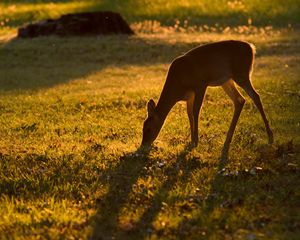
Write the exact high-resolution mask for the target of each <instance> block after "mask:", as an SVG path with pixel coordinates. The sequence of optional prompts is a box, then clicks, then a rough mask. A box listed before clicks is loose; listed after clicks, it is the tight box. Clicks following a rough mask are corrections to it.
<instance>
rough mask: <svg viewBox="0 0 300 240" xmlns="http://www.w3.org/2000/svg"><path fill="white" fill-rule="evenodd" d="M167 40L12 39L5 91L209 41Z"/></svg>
mask: <svg viewBox="0 0 300 240" xmlns="http://www.w3.org/2000/svg"><path fill="white" fill-rule="evenodd" d="M168 40H170V39H165V40H160V39H148V38H142V37H138V36H133V37H128V36H101V37H72V38H71V37H70V38H60V37H40V38H35V39H13V40H11V41H9V42H7V43H0V62H1V68H0V76H1V78H0V90H4V91H11V90H19V91H22V90H39V89H44V88H49V87H53V86H55V85H58V84H63V83H67V82H69V81H72V80H76V79H81V78H85V77H87V76H89V75H91V74H94V73H97V72H100V71H101V70H104V69H106V68H107V67H117V68H122V67H126V66H148V65H152V64H161V63H167V64H169V63H170V62H171V61H172V59H174V58H175V57H177V56H178V55H180V54H183V53H184V52H186V51H188V50H190V49H191V48H193V47H196V46H198V45H200V44H203V43H204V42H205V40H204V41H203V42H199V41H195V42H188V43H187V42H176V44H173V43H170V42H168ZM287 51H289V52H293V53H294V52H295V51H296V49H295V46H294V45H293V44H292V45H291V44H289V43H287V42H284V41H283V42H277V43H276V44H274V45H269V44H267V45H261V46H259V49H258V53H259V54H260V55H273V54H275V55H280V54H286V52H287ZM128 71H129V70H128ZM129 73H130V72H129ZM97 81H105V79H99V80H97Z"/></svg>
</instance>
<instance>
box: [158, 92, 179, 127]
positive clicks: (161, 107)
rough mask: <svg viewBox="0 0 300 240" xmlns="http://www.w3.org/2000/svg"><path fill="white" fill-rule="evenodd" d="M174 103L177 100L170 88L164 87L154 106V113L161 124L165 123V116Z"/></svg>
mask: <svg viewBox="0 0 300 240" xmlns="http://www.w3.org/2000/svg"><path fill="white" fill-rule="evenodd" d="M176 102H177V99H176V96H175V93H173V92H172V88H168V87H166V86H164V89H163V91H162V93H161V95H160V98H159V100H158V103H157V106H156V113H157V114H158V116H159V118H160V120H161V121H162V123H163V122H164V121H165V119H166V117H167V115H168V114H169V112H170V111H171V109H172V107H173V106H174V105H175V103H176Z"/></svg>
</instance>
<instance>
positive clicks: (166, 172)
mask: <svg viewBox="0 0 300 240" xmlns="http://www.w3.org/2000/svg"><path fill="white" fill-rule="evenodd" d="M189 152H190V147H189V146H187V147H186V148H185V149H184V150H183V151H182V152H180V153H179V154H178V155H177V157H176V159H173V160H171V162H170V163H166V162H158V161H159V160H158V161H155V162H154V163H153V161H152V162H151V161H149V159H148V155H147V154H148V152H147V153H146V154H144V155H143V157H139V153H138V152H136V153H133V154H129V155H126V156H124V157H123V158H122V159H121V163H120V165H119V166H118V167H117V168H116V169H114V170H113V171H112V172H110V173H107V174H108V176H109V178H110V183H109V190H108V193H107V194H106V196H105V197H104V198H103V199H100V201H99V210H98V212H97V214H96V216H95V217H94V221H95V225H94V230H93V234H92V236H91V238H92V239H144V238H146V237H147V236H148V235H149V234H152V232H153V231H154V230H153V226H152V223H153V221H154V220H155V218H156V217H157V215H158V214H159V213H160V211H161V209H162V206H163V204H164V201H166V197H167V196H168V194H169V192H170V191H171V190H172V188H173V187H174V186H175V185H176V183H178V182H181V183H184V182H186V181H187V180H188V179H189V177H190V175H191V172H192V171H194V170H195V169H198V168H200V167H203V164H200V163H199V159H196V158H191V159H187V155H188V153H189ZM154 165H155V166H154ZM155 167H156V169H157V171H158V172H159V174H160V175H161V177H162V184H161V185H160V186H159V187H158V189H156V190H155V192H154V195H153V196H152V197H150V199H148V200H146V201H145V202H144V203H141V204H140V205H142V206H140V205H139V204H137V205H136V207H143V208H144V212H143V214H142V215H141V216H140V217H139V219H138V221H135V222H134V223H133V224H132V225H131V224H129V225H128V226H125V227H124V226H123V228H122V227H121V226H120V223H119V216H120V215H121V212H120V211H121V209H122V207H124V206H125V204H126V203H128V202H129V204H131V203H130V201H129V195H130V193H131V192H132V187H133V185H135V183H136V182H137V180H138V178H139V177H145V174H147V173H144V172H143V169H153V168H155ZM157 171H155V170H154V173H153V174H155V175H156V174H157ZM155 172H156V173H155ZM132 204H134V203H132ZM135 204H136V203H135ZM155 234H157V235H158V237H159V236H160V234H163V231H161V232H156V233H155Z"/></svg>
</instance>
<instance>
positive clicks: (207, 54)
mask: <svg viewBox="0 0 300 240" xmlns="http://www.w3.org/2000/svg"><path fill="white" fill-rule="evenodd" d="M254 52H255V50H254V47H253V46H252V45H251V44H249V43H247V42H243V41H233V40H230V41H221V42H215V43H210V44H205V45H202V46H199V47H196V48H194V49H192V50H190V51H188V52H187V53H186V54H184V55H182V56H180V57H178V58H177V59H175V60H174V62H173V63H172V65H171V67H170V74H172V72H173V74H172V75H173V76H174V77H175V78H177V79H178V80H179V81H180V82H181V83H183V84H184V85H193V86H194V85H195V86H198V85H199V84H203V83H207V85H210V86H215V85H222V84H223V83H224V82H226V81H227V80H229V79H230V78H235V79H238V78H244V77H247V76H249V74H250V72H251V68H252V64H253V57H254Z"/></svg>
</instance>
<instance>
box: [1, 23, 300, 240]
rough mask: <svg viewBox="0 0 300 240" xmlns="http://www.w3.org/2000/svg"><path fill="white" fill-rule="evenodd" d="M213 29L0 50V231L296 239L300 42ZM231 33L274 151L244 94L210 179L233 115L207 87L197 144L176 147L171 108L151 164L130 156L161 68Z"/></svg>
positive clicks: (177, 131) (10, 44) (180, 126)
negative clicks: (226, 152) (241, 43)
mask: <svg viewBox="0 0 300 240" xmlns="http://www.w3.org/2000/svg"><path fill="white" fill-rule="evenodd" d="M210 28H211V27H209V28H208V29H207V30H206V31H200V32H199V31H196V30H191V29H190V30H186V31H180V30H179V29H178V28H177V27H172V28H169V27H166V28H165V27H163V26H155V27H152V29H154V30H153V31H152V30H147V29H148V28H147V27H143V29H145V31H144V32H147V34H146V33H142V32H143V31H142V30H139V32H141V33H140V34H137V35H136V36H131V37H126V36H106V37H98V38H94V37H85V38H58V37H49V38H46V37H42V38H36V39H32V40H21V39H10V40H9V41H5V42H4V41H2V42H1V47H0V62H1V63H2V65H1V68H0V76H1V78H0V86H1V87H0V93H1V94H0V123H1V124H0V125H1V128H0V136H1V137H0V160H1V161H0V169H1V171H0V191H1V200H0V214H1V216H2V217H1V218H0V230H1V234H2V236H4V237H9V236H11V237H12V238H18V237H20V238H21V237H23V238H28V239H32V238H39V237H42V238H68V237H70V238H71V237H73V238H84V239H86V238H88V236H90V235H93V236H94V237H95V238H96V236H102V237H111V236H115V237H116V238H117V239H143V238H146V237H150V238H152V239H161V238H166V239H170V238H171V239H172V238H173V239H176V238H178V239H191V238H194V239H197V238H198V237H199V236H202V237H203V238H216V239H219V238H223V237H224V238H225V237H228V238H229V237H232V238H241V239H247V238H258V239H259V238H268V239H272V238H273V239H297V237H298V236H299V229H298V225H297V224H298V222H299V216H298V214H297V203H298V202H299V192H298V190H297V188H295V186H298V185H299V177H298V175H299V169H298V166H299V142H300V139H299V136H300V134H299V132H300V129H299V119H300V116H299V111H298V109H299V92H298V89H300V83H299V69H298V65H299V60H300V59H299V41H298V39H299V33H298V32H297V31H291V30H280V29H276V30H274V29H272V28H271V29H266V27H263V28H262V29H260V28H257V30H251V31H250V30H249V31H250V32H248V30H247V29H248V28H249V27H247V26H245V29H246V30H245V31H244V32H239V31H238V30H233V29H235V27H232V28H230V31H228V32H226V33H225V32H222V31H223V30H218V31H213V30H210ZM253 28H254V27H253ZM220 32H221V33H220ZM229 38H230V39H243V40H247V41H250V42H252V43H254V44H255V45H256V46H257V57H256V61H255V66H254V73H253V84H254V86H255V88H256V89H257V90H258V92H259V93H260V95H261V98H262V101H263V104H264V106H265V110H266V113H267V115H268V118H269V119H270V122H271V126H272V129H273V130H274V134H275V144H274V146H273V147H270V146H267V145H266V143H267V136H266V133H265V130H264V128H263V123H262V120H261V118H260V116H259V113H258V111H257V110H256V108H255V107H254V105H253V103H252V102H251V101H250V99H249V97H246V100H247V103H246V105H245V108H244V110H243V112H242V115H241V118H240V120H239V123H238V126H237V129H236V133H235V136H234V140H233V143H232V146H231V151H230V160H229V163H228V166H227V167H228V170H227V172H225V173H219V174H218V173H217V172H218V170H219V169H218V167H219V156H220V151H221V148H222V144H223V142H224V139H225V136H226V131H227V130H228V125H229V121H230V119H231V117H232V113H233V107H232V103H231V101H230V99H228V97H227V96H226V95H225V94H224V92H223V91H222V89H220V88H211V89H209V90H208V92H207V95H206V98H205V101H204V105H203V108H202V112H201V115H200V126H199V129H200V135H201V138H200V143H199V146H198V147H197V148H196V149H194V150H188V149H186V144H187V143H188V142H189V140H190V136H189V126H188V119H187V115H186V109H185V104H183V103H180V104H177V105H176V106H175V108H174V109H173V110H172V112H171V113H170V115H169V116H168V118H167V120H166V123H165V126H164V127H163V129H162V131H161V133H160V135H159V137H158V139H157V141H156V142H155V147H154V148H153V149H152V150H151V151H150V153H149V155H148V156H147V154H146V152H144V153H143V152H135V151H136V149H137V148H138V147H139V145H140V142H141V131H142V123H143V120H144V119H145V117H146V109H145V106H146V102H147V101H148V99H150V98H154V99H155V100H157V99H158V96H159V94H160V91H161V89H162V86H163V83H164V80H165V76H166V72H167V69H168V66H169V64H170V62H171V61H172V59H173V58H174V57H176V56H178V55H180V54H182V53H184V52H186V51H187V50H189V49H190V48H192V47H195V46H197V45H199V44H202V43H206V42H211V41H218V40H223V39H229ZM243 94H244V93H243ZM291 140H292V141H293V142H292V143H291V142H290V141H291ZM255 167H260V168H261V170H260V168H258V170H256V168H255ZM246 170H247V171H248V172H247V171H246ZM251 170H252V173H251V174H250V173H249V172H250V171H251ZM253 171H257V172H255V173H254V174H253Z"/></svg>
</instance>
